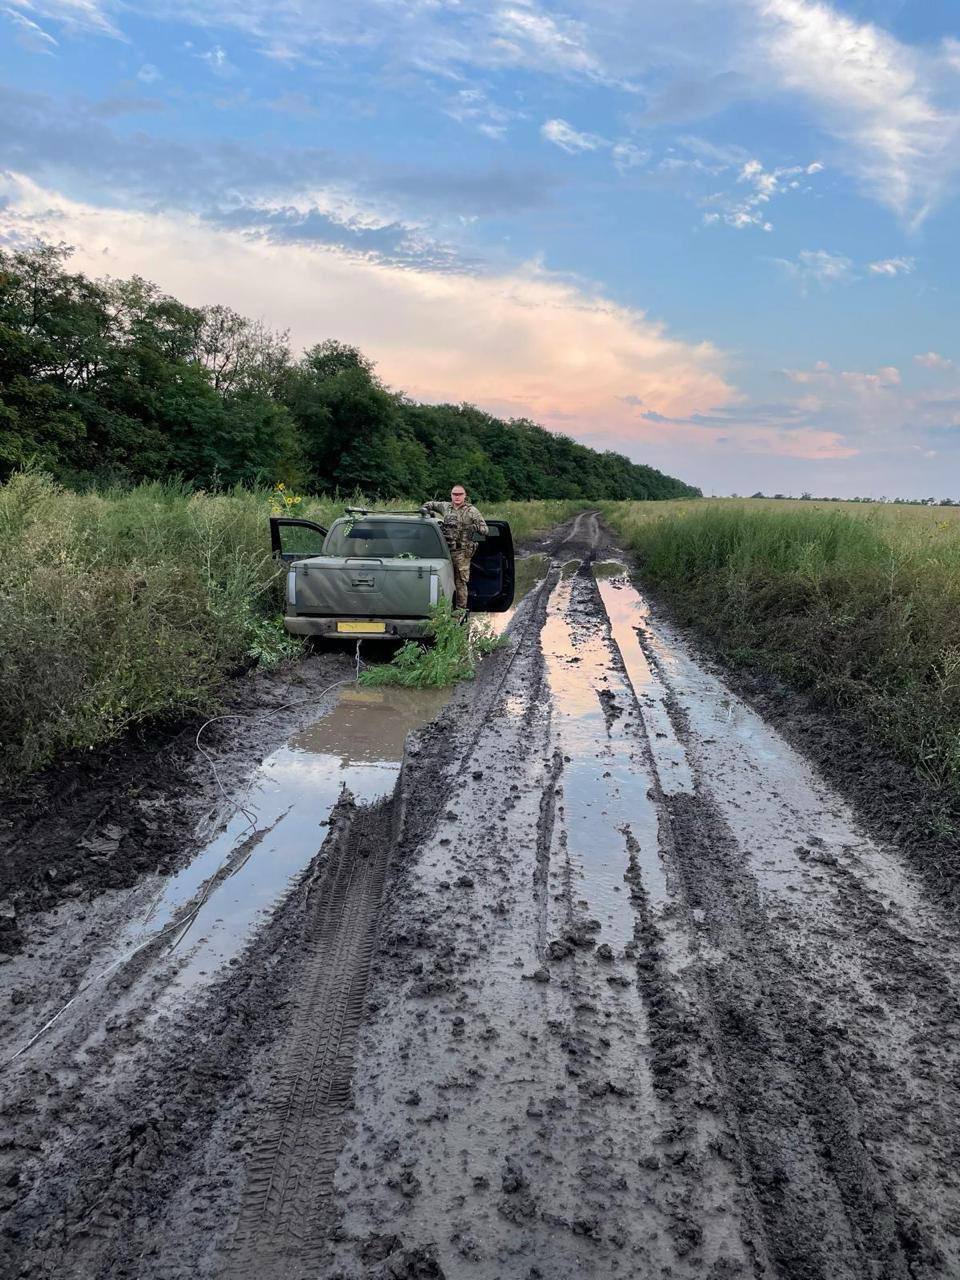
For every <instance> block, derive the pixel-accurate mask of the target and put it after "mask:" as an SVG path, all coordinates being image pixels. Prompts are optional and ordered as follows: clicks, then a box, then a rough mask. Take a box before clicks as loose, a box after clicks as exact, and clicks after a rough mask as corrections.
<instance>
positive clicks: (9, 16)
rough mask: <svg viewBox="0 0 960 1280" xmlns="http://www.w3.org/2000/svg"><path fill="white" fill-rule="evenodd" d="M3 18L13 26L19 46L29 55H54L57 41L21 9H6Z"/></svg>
mask: <svg viewBox="0 0 960 1280" xmlns="http://www.w3.org/2000/svg"><path fill="white" fill-rule="evenodd" d="M3 16H4V17H5V18H6V20H7V21H8V22H9V23H11V24H12V25H13V29H14V33H15V35H14V38H15V39H16V42H17V44H18V45H19V46H20V47H21V49H26V50H27V52H28V53H47V54H52V53H53V51H54V49H56V48H57V47H58V46H57V41H56V40H54V38H53V36H52V35H50V33H49V32H48V31H44V29H43V27H41V26H40V25H39V23H36V22H34V21H33V19H32V18H28V17H27V15H26V14H25V13H22V12H21V11H20V10H19V9H4V10H3Z"/></svg>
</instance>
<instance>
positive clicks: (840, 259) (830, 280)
mask: <svg viewBox="0 0 960 1280" xmlns="http://www.w3.org/2000/svg"><path fill="white" fill-rule="evenodd" d="M773 261H774V262H775V263H776V265H777V266H778V267H779V268H780V270H781V271H782V272H783V273H784V275H785V276H787V277H788V278H789V279H791V280H795V281H797V282H798V283H799V285H800V286H801V288H802V289H803V290H804V292H806V290H807V289H808V288H809V286H810V285H813V284H815V285H819V286H820V288H821V289H829V288H831V287H832V286H833V285H837V284H849V283H850V282H851V281H853V280H855V279H856V269H855V267H854V264H853V261H852V259H850V258H848V257H847V256H846V255H845V254H843V253H833V252H831V250H829V249H801V251H800V253H798V254H797V256H796V258H794V259H788V258H774V260H773Z"/></svg>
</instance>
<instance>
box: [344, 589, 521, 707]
mask: <svg viewBox="0 0 960 1280" xmlns="http://www.w3.org/2000/svg"><path fill="white" fill-rule="evenodd" d="M461 618H462V615H461V613H460V611H459V610H458V609H455V608H454V607H453V605H452V604H451V602H450V601H449V600H441V601H440V603H439V604H437V605H435V606H434V607H433V609H432V610H431V611H430V624H429V628H428V632H429V635H430V637H431V643H429V644H422V643H421V642H420V641H418V640H408V641H407V642H406V644H404V645H402V646H401V647H400V649H398V650H397V653H396V655H395V656H394V659H393V661H392V662H390V663H381V664H379V665H377V666H373V667H368V668H367V669H366V670H365V671H361V673H360V683H361V684H365V685H374V686H375V685H385V684H397V685H402V686H403V687H405V688H408V689H425V688H428V687H439V686H443V685H448V684H455V683H456V682H457V681H458V680H472V679H473V677H474V676H475V675H476V664H477V659H478V658H482V657H484V656H485V655H486V654H488V653H492V652H493V650H494V649H496V648H497V647H498V646H499V645H500V643H501V639H500V637H498V636H494V635H493V633H492V632H491V630H490V628H489V625H488V624H487V623H486V622H485V621H479V620H478V619H476V618H471V619H470V620H469V622H467V623H466V624H465V623H464V622H463V621H461Z"/></svg>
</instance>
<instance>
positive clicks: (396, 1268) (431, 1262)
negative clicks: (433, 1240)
mask: <svg viewBox="0 0 960 1280" xmlns="http://www.w3.org/2000/svg"><path fill="white" fill-rule="evenodd" d="M370 1280H446V1272H445V1271H444V1270H443V1268H442V1267H441V1266H440V1262H439V1260H438V1259H437V1246H436V1245H435V1244H427V1245H419V1246H416V1247H414V1248H411V1249H405V1248H403V1247H402V1246H401V1247H400V1248H399V1249H396V1250H395V1251H394V1252H393V1253H391V1254H390V1255H389V1256H388V1257H386V1258H384V1260H383V1262H382V1263H380V1265H379V1266H377V1267H376V1268H375V1269H374V1270H373V1271H372V1272H371V1273H370Z"/></svg>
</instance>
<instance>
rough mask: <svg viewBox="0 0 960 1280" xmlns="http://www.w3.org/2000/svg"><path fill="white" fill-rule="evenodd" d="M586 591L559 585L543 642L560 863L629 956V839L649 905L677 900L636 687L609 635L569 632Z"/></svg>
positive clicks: (569, 583)
mask: <svg viewBox="0 0 960 1280" xmlns="http://www.w3.org/2000/svg"><path fill="white" fill-rule="evenodd" d="M582 591H583V586H582V585H581V584H580V582H579V580H576V579H567V580H566V581H561V582H560V583H559V585H558V586H557V589H556V591H555V593H554V596H553V598H552V599H551V602H550V607H549V611H548V616H547V622H546V625H545V627H544V629H543V633H542V639H541V643H542V646H543V654H544V659H545V661H546V665H547V675H548V679H549V682H550V689H551V693H552V695H553V708H554V709H553V733H554V738H555V743H556V746H557V747H558V748H559V750H560V751H561V753H562V754H563V757H564V764H563V772H562V774H561V777H560V785H561V786H562V788H563V795H562V800H558V815H557V817H558V827H559V829H560V838H561V840H562V841H563V842H564V847H563V849H562V853H561V854H560V855H559V856H560V858H562V862H563V864H565V867H566V868H567V869H568V872H569V877H570V879H569V882H568V886H567V887H568V889H569V891H570V892H571V893H572V895H573V898H574V899H575V900H580V899H585V900H586V902H587V904H588V906H587V907H586V914H587V915H589V916H595V917H596V918H597V919H598V920H599V921H600V923H601V926H602V933H601V938H602V940H604V941H607V942H609V943H610V944H611V945H613V946H614V947H622V946H623V945H624V944H625V943H627V942H629V941H631V940H632V939H633V931H634V924H635V921H636V916H635V913H634V910H633V906H632V904H631V901H630V893H629V888H628V886H627V884H626V883H625V882H624V878H623V877H624V872H625V871H626V870H627V869H628V867H629V852H628V847H627V844H628V838H629V837H632V838H633V840H634V841H636V845H637V846H638V848H639V852H637V853H636V855H635V856H636V857H637V859H638V861H639V862H640V864H641V871H642V875H643V880H644V885H645V887H646V889H647V892H648V894H649V895H650V898H651V901H652V902H653V903H654V904H658V903H663V902H665V901H666V900H667V898H668V896H669V895H668V891H667V886H666V882H665V879H664V872H663V866H662V863H661V861H660V854H659V816H658V813H657V809H656V806H655V804H654V803H653V801H652V800H651V799H650V798H649V796H648V795H647V791H648V788H649V785H650V778H649V777H648V776H647V773H646V770H645V767H644V763H643V761H642V760H641V759H639V758H638V756H637V753H636V750H635V748H634V743H633V741H632V740H631V739H632V738H633V735H635V734H636V732H637V729H638V727H639V726H638V724H637V716H638V713H637V711H636V704H635V702H634V698H633V694H632V692H631V690H630V687H629V685H627V684H626V682H625V681H624V680H623V678H622V677H621V676H620V674H619V672H617V671H616V670H615V669H613V668H612V667H611V665H610V650H609V647H608V645H607V643H606V638H605V636H604V635H603V633H602V632H601V631H600V630H599V629H597V628H596V627H595V626H594V627H593V628H590V629H589V630H586V629H585V630H584V633H583V636H582V638H581V637H580V636H579V635H578V633H577V632H576V631H575V629H574V627H573V626H572V625H571V620H570V609H571V602H572V601H571V598H572V597H574V596H575V594H576V593H579V592H582ZM601 695H602V697H603V699H604V701H605V702H606V714H604V707H603V705H602V704H601ZM561 807H562V813H561V812H560V808H561ZM628 833H629V835H628ZM598 940H599V939H598Z"/></svg>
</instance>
